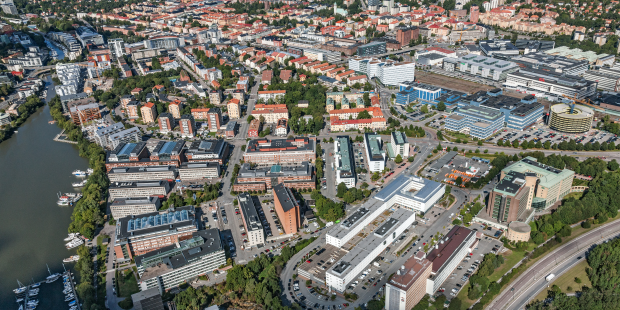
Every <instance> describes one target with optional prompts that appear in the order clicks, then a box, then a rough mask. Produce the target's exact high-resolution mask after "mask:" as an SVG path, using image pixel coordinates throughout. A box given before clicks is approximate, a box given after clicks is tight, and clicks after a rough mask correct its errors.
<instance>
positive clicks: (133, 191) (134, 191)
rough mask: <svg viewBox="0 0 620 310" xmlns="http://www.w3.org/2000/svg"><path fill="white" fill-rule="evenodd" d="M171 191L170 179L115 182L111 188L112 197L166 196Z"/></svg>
mask: <svg viewBox="0 0 620 310" xmlns="http://www.w3.org/2000/svg"><path fill="white" fill-rule="evenodd" d="M169 191H170V185H169V184H168V181H150V182H122V183H120V182H114V183H111V184H110V189H109V193H110V199H116V198H137V197H149V196H154V195H158V196H161V195H164V196H165V195H167V194H168V192H169Z"/></svg>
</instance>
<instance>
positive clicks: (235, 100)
mask: <svg viewBox="0 0 620 310" xmlns="http://www.w3.org/2000/svg"><path fill="white" fill-rule="evenodd" d="M228 103H229V104H230V103H234V104H239V99H237V98H233V99H230V101H228Z"/></svg>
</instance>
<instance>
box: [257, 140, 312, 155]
mask: <svg viewBox="0 0 620 310" xmlns="http://www.w3.org/2000/svg"><path fill="white" fill-rule="evenodd" d="M314 150H315V141H314V140H313V139H309V138H308V137H296V138H292V139H266V138H262V139H254V140H250V142H248V147H247V149H246V150H245V152H246V153H249V154H252V153H259V152H298V151H314Z"/></svg>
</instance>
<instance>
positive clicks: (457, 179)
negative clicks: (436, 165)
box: [454, 176, 463, 186]
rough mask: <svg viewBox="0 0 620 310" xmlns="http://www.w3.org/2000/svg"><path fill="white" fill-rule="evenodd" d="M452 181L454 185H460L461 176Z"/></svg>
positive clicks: (461, 181) (461, 182)
mask: <svg viewBox="0 0 620 310" xmlns="http://www.w3.org/2000/svg"><path fill="white" fill-rule="evenodd" d="M454 183H456V185H458V186H461V184H463V178H462V177H460V176H459V177H458V178H456V181H454Z"/></svg>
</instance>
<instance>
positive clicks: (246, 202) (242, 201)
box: [237, 193, 265, 248]
mask: <svg viewBox="0 0 620 310" xmlns="http://www.w3.org/2000/svg"><path fill="white" fill-rule="evenodd" d="M237 201H239V211H240V212H241V218H242V219H243V228H244V229H245V231H246V234H247V239H248V242H247V243H246V244H245V246H246V248H248V247H249V248H251V247H254V246H257V245H260V244H265V230H264V228H263V224H262V222H261V219H260V217H259V216H258V208H260V205H258V203H257V202H255V201H254V198H253V197H252V196H251V195H250V194H248V193H241V194H239V196H238V197H237Z"/></svg>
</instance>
